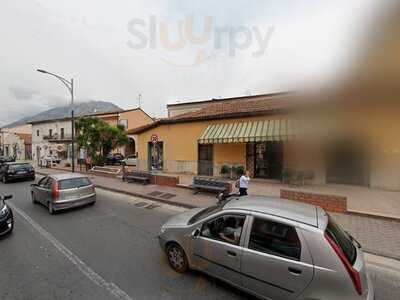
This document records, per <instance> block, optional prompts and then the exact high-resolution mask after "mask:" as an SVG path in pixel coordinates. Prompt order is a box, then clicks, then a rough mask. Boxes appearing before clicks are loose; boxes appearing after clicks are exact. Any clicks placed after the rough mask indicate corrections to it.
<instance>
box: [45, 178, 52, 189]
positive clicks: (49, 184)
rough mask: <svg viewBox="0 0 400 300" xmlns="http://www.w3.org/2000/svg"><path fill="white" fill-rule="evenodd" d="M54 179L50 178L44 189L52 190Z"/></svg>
mask: <svg viewBox="0 0 400 300" xmlns="http://www.w3.org/2000/svg"><path fill="white" fill-rule="evenodd" d="M53 181H54V180H53V179H52V178H50V177H49V180H47V181H46V183H45V185H44V188H45V189H46V190H51V188H52V186H53Z"/></svg>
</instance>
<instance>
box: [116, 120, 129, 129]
mask: <svg viewBox="0 0 400 300" xmlns="http://www.w3.org/2000/svg"><path fill="white" fill-rule="evenodd" d="M118 124H119V125H121V126H123V127H124V128H125V129H128V120H119V122H118Z"/></svg>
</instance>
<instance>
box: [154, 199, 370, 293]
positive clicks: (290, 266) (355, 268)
mask: <svg viewBox="0 0 400 300" xmlns="http://www.w3.org/2000/svg"><path fill="white" fill-rule="evenodd" d="M159 242H160V246H161V249H162V250H163V251H165V253H166V255H167V258H168V261H169V264H170V266H171V267H172V268H173V269H174V270H175V271H177V272H185V271H186V270H187V269H188V268H191V269H194V270H199V271H202V272H205V273H207V274H209V275H211V276H214V277H217V278H219V279H221V280H224V281H226V282H228V283H230V284H232V285H234V286H236V287H238V288H239V289H242V290H244V291H246V292H248V293H250V294H253V295H255V296H257V297H259V298H262V299H279V300H289V299H303V300H304V299H320V300H332V299H340V300H342V299H346V300H352V299H354V300H356V299H367V300H372V299H374V288H373V285H372V283H371V280H370V278H369V276H368V273H367V271H366V267H365V261H364V254H363V251H362V250H361V246H360V245H359V244H358V243H357V242H356V241H355V240H354V238H352V237H351V236H350V235H349V234H348V233H346V232H345V231H344V230H343V229H342V228H341V227H340V226H339V225H337V224H336V223H335V222H334V220H333V219H332V218H331V217H330V216H329V215H328V214H327V213H326V212H325V211H324V210H323V209H322V208H320V207H316V206H313V205H309V204H303V203H299V202H293V201H290V200H283V199H274V198H268V197H251V196H248V197H242V198H240V199H239V198H235V199H232V200H230V201H228V202H227V203H225V204H222V205H216V206H212V207H208V208H198V209H193V210H189V211H186V212H184V213H182V214H180V215H177V216H175V217H173V218H172V219H170V220H169V221H168V222H167V223H165V224H164V225H163V226H162V228H161V233H160V235H159Z"/></svg>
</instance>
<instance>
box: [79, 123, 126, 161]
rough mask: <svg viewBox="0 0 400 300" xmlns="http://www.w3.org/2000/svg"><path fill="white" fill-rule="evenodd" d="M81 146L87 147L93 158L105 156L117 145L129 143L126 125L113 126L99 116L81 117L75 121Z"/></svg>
mask: <svg viewBox="0 0 400 300" xmlns="http://www.w3.org/2000/svg"><path fill="white" fill-rule="evenodd" d="M75 127H76V132H77V137H76V143H77V145H78V147H79V148H85V149H86V151H87V153H88V154H89V155H91V156H92V157H93V158H95V160H96V158H103V159H104V157H105V156H106V155H107V154H108V153H110V152H111V151H112V149H115V148H117V147H121V146H124V145H127V144H128V143H129V138H128V136H127V135H126V134H125V132H124V127H123V126H120V125H117V126H113V125H110V124H108V123H107V122H105V121H103V120H102V119H99V118H94V117H88V118H80V119H78V120H77V121H76V123H75Z"/></svg>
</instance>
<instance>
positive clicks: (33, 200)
mask: <svg viewBox="0 0 400 300" xmlns="http://www.w3.org/2000/svg"><path fill="white" fill-rule="evenodd" d="M31 200H32V203H33V204H36V203H37V201H36V200H35V195H34V194H33V193H31Z"/></svg>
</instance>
